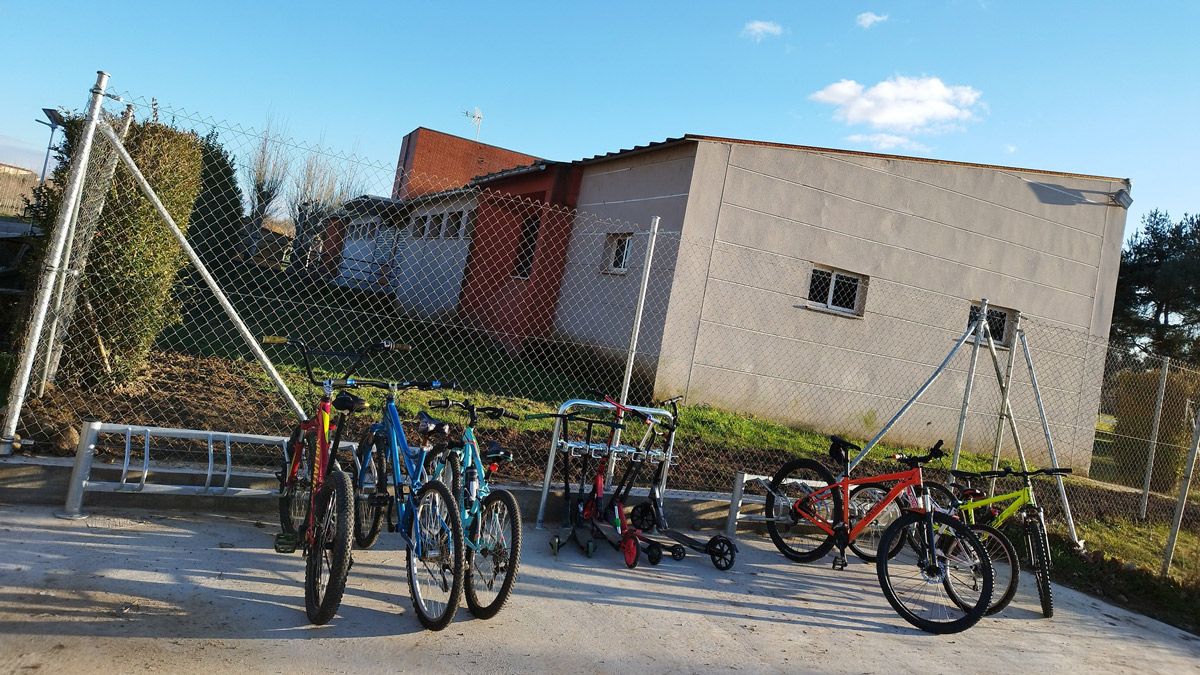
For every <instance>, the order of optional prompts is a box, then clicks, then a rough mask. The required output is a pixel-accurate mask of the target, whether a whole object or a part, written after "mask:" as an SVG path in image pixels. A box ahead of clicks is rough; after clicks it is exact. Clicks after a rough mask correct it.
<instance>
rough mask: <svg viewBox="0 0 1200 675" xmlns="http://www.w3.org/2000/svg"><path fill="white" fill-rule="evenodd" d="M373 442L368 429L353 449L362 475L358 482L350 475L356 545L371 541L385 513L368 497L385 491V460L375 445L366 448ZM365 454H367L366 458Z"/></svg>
mask: <svg viewBox="0 0 1200 675" xmlns="http://www.w3.org/2000/svg"><path fill="white" fill-rule="evenodd" d="M373 445H375V434H373V433H371V430H370V429H368V430H367V431H365V432H363V435H362V437H361V438H360V439H359V441H358V448H357V451H356V454H357V455H358V464H359V466H360V467H361V469H360V470H361V471H362V473H361V475H363V476H364V477H365V478H364V479H363V481H362V484H361V485H360V484H359V480H358V477H359V475H360V474H358V473H356V474H355V475H354V544H355V545H356V546H358V547H359V548H371V547H372V546H374V545H375V542H376V541H378V540H379V533H380V531H381V530H382V529H383V518H384V516H385V515H387V512H386V509H385V508H384V507H382V506H379V505H372V504H371V497H373V496H375V495H376V494H385V490H386V486H387V472H386V471H384V470H383V467H384V461H385V460H384V458H383V456H382V453H381V452H380V450H379V448H375V451H374V452H370V450H371V447H372V446H373ZM368 455H369V456H370V457H371V461H369V462H368V461H367V457H368ZM381 488H382V489H381Z"/></svg>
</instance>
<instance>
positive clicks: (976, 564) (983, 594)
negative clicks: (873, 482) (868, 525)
mask: <svg viewBox="0 0 1200 675" xmlns="http://www.w3.org/2000/svg"><path fill="white" fill-rule="evenodd" d="M932 521H933V522H932V527H933V533H932V541H933V543H934V547H933V549H932V550H931V549H930V548H929V546H928V544H925V545H922V546H920V547H919V548H918V550H914V548H913V547H904V546H902V547H901V550H900V552H899V553H898V554H897V555H896V557H895V558H889V557H882V556H881V557H880V558H879V559H878V561H877V562H876V572H877V574H878V576H879V585H880V587H881V588H882V589H883V595H884V597H886V598H887V600H888V604H890V605H891V606H892V609H894V610H896V613H897V614H899V615H900V616H901V617H902V618H903V619H904V620H905V621H907V622H909V623H910V624H912V625H914V626H916V627H917V628H920V629H921V630H923V631H926V632H929V633H938V634H946V633H958V632H961V631H964V630H966V629H968V628H970V627H971V626H974V625H975V624H976V623H978V622H979V619H980V618H981V617H983V615H984V613H985V612H986V611H987V608H988V604H989V603H990V602H991V598H992V584H993V574H992V565H991V561H990V560H989V559H988V557H987V550H986V549H985V548H984V546H983V544H982V543H981V542H980V541H979V538H978V537H976V536H975V534H974V533H973V532H971V530H970V529H968V528H967V526H966V525H964V524H963V523H962V522H961V521H958V520H956V519H954V518H952V517H950V516H948V515H946V514H944V513H934V514H932ZM929 528H930V516H929V515H928V514H925V513H920V512H909V513H906V514H904V515H903V516H901V517H899V518H897V519H896V520H895V521H894V522H893V523H892V524H891V526H890V527H888V529H887V530H886V531H884V533H883V536H882V537H881V538H880V542H879V548H880V550H888V551H890V550H891V548H892V546H894V545H895V541H896V539H903V538H905V537H906V531H908V530H911V531H912V533H913V536H914V538H916V539H917V540H918V541H922V542H928V541H930V536H931V535H930V531H929Z"/></svg>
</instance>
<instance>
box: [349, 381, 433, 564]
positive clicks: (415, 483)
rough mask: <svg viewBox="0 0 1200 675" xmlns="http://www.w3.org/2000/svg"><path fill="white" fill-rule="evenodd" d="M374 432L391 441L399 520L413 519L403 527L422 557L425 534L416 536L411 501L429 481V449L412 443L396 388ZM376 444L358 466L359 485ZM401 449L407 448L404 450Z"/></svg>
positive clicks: (388, 454)
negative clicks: (422, 541)
mask: <svg viewBox="0 0 1200 675" xmlns="http://www.w3.org/2000/svg"><path fill="white" fill-rule="evenodd" d="M371 433H372V435H373V436H374V437H375V438H379V437H380V435H382V436H383V438H385V439H386V440H387V449H386V452H387V457H388V460H389V461H390V462H391V466H392V485H393V486H394V487H395V494H393V495H392V503H393V504H395V505H396V515H397V518H398V522H399V523H401V524H403V523H404V522H405V520H406V519H407V520H409V521H410V523H409V528H408V531H407V532H406V531H404V530H400V533H401V534H402V535H403V536H404V538H405V540H406V541H407V542H408V543H409V544H410V545H412V546H414V547H415V548H414V553H415V554H416V555H417V556H418V557H419V556H421V555H422V554H423V551H422V550H421V546H422V544H421V537H418V536H416V528H417V527H419V524H418V523H417V522H416V518H412V517H411V516H412V509H413V505H412V503H411V500H412V499H414V498H415V497H416V494H417V492H418V491H419V490H420V489H421V486H422V485H424V483H425V458H426V455H427V454H428V451H427V450H426V449H425V448H422V447H415V448H414V447H412V446H410V445H409V444H408V437H407V436H406V435H405V433H404V425H403V424H401V423H400V411H399V410H397V408H396V390H395V387H389V389H388V394H387V398H386V399H385V401H384V405H383V411H382V413H381V415H380V419H379V421H378V422H375V423H373V424H372V425H371ZM375 445H376V444H375V443H372V444H371V445H370V447H368V448H367V450H366V454H365V456H364V457H363V462H362V466H360V467H359V469H358V472H359V473H358V481H359V485H361V484H362V483H363V482H364V481H365V480H366V478H367V467H368V466H370V463H371V462H372V461H373V460H374V453H375ZM401 448H403V449H404V450H403V451H401ZM401 462H403V465H402V464H401ZM401 466H403V467H404V473H403V474H402V473H401V470H400V468H401ZM405 476H407V477H408V479H407V480H405V478H404V477H405ZM402 486H407V487H408V495H407V496H406V497H405V498H404V499H403V500H402V499H401V493H402V490H401V487H402ZM389 517H390V516H389Z"/></svg>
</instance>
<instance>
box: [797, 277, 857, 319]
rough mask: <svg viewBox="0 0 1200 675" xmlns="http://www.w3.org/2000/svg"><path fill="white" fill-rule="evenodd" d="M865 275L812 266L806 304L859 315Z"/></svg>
mask: <svg viewBox="0 0 1200 675" xmlns="http://www.w3.org/2000/svg"><path fill="white" fill-rule="evenodd" d="M866 293H867V277H865V276H863V275H861V274H855V273H853V272H847V271H845V270H839V269H833V268H831V267H813V271H812V275H811V276H810V277H809V279H808V306H809V307H812V308H816V309H828V310H832V311H834V312H842V313H844V314H853V315H856V316H861V315H862V312H863V306H864V305H865V304H866V303H865V302H864V301H865V299H866Z"/></svg>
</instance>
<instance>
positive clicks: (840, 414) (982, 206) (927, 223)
mask: <svg viewBox="0 0 1200 675" xmlns="http://www.w3.org/2000/svg"><path fill="white" fill-rule="evenodd" d="M577 164H578V165H579V166H581V168H582V175H581V179H580V188H579V198H578V204H577V205H578V208H579V209H580V210H581V211H586V212H588V213H589V214H595V215H598V216H601V217H604V218H611V219H613V221H614V222H630V223H638V224H640V226H641V227H639V228H637V230H636V231H635V230H634V228H630V227H628V226H625V225H611V226H609V227H610V229H612V230H613V231H612V232H610V233H608V235H609V240H610V241H612V242H618V243H619V245H620V246H621V248H622V249H623V251H622V254H623V255H626V256H629V257H632V259H634V260H641V258H642V256H643V255H644V246H645V241H646V234H645V227H644V226H645V224H647V223H648V222H649V220H650V218H651V216H660V217H661V218H662V233H663V236H662V237H661V238H660V239H659V242H658V248H657V251H656V259H655V262H654V266H653V269H654V272H653V276H652V283H651V286H650V295H649V298H648V301H647V310H646V315H645V318H644V321H643V326H642V337H641V346H640V348H639V351H640V352H642V356H641V366H642V368H643V370H644V371H645V372H647V373H650V374H652V376H653V378H654V389H655V392H656V393H657V394H661V395H675V394H686V396H687V400H688V401H689V402H690V403H702V402H706V403H711V404H713V405H715V406H719V407H722V408H728V409H732V410H739V411H745V412H749V413H754V414H758V415H761V416H765V417H769V418H774V419H778V420H781V421H785V422H791V423H795V422H799V423H803V424H809V425H812V426H814V427H815V428H818V429H821V430H824V431H844V432H846V433H850V434H852V435H855V436H858V437H864V436H869V435H871V433H873V432H874V431H876V430H877V429H878V428H879V427H880V426H881V425H882V423H883V421H885V420H887V419H888V418H889V417H890V416H891V415H892V414H893V413H894V412H895V410H896V409H898V408H899V406H900V405H901V404H902V403H903V401H904V400H905V399H906V398H907V396H909V395H910V394H911V393H912V392H913V391H915V389H916V388H917V387H918V386H919V385H920V384H921V382H922V381H923V380H924V379H925V378H926V377H927V376H928V375H929V374H930V372H931V371H932V367H933V366H934V365H936V364H938V363H939V362H940V361H941V360H942V359H943V358H944V357H945V355H946V353H947V352H948V351H949V349H950V348H951V346H952V345H953V343H954V341H955V340H956V339H957V338H958V337H959V336H961V334H962V332H963V330H964V329H965V327H966V325H967V323H968V321H969V320H970V319H971V318H973V316H974V313H973V309H972V307H973V305H976V304H977V303H978V302H979V300H980V298H982V297H987V298H988V299H989V302H990V303H991V305H992V306H993V307H994V308H996V310H995V312H993V313H990V315H989V322H990V326H991V327H992V329H993V332H995V333H996V334H997V339H998V340H999V341H1001V343H1002V345H1010V344H1012V340H1013V335H1014V331H1013V326H1014V324H1015V321H1016V319H1017V317H1018V314H1019V315H1021V316H1024V317H1027V318H1029V319H1030V320H1036V323H1037V324H1038V325H1040V326H1054V327H1056V328H1058V329H1061V331H1060V333H1059V335H1060V338H1058V339H1062V340H1068V341H1073V343H1072V345H1070V346H1067V345H1049V344H1044V343H1043V344H1040V345H1036V346H1039V347H1043V348H1050V347H1058V349H1057V353H1058V356H1056V357H1055V358H1052V359H1046V360H1045V361H1044V362H1043V363H1040V364H1038V366H1039V369H1040V372H1039V381H1040V384H1041V386H1042V389H1043V393H1044V394H1046V396H1045V398H1046V403H1047V406H1048V408H1049V410H1048V412H1049V416H1050V419H1051V421H1052V422H1053V423H1054V425H1055V426H1054V427H1053V430H1054V432H1055V434H1056V443H1058V444H1060V445H1061V446H1064V448H1066V449H1067V452H1065V453H1064V454H1066V455H1067V456H1069V457H1078V458H1080V459H1078V460H1076V464H1077V466H1078V465H1079V464H1080V463H1084V464H1086V461H1087V459H1086V458H1089V457H1090V452H1091V443H1092V429H1091V426H1092V425H1093V424H1094V420H1095V414H1096V410H1097V405H1096V403H1097V399H1098V390H1099V385H1100V377H1101V374H1102V372H1103V371H1102V368H1103V355H1099V356H1097V355H1096V354H1095V353H1093V352H1094V350H1092V351H1091V352H1089V350H1088V348H1087V347H1086V345H1085V343H1086V342H1087V341H1088V339H1100V340H1102V339H1105V338H1107V336H1108V331H1109V323H1110V320H1111V316H1112V307H1113V295H1114V289H1115V285H1116V279H1117V271H1118V266H1119V264H1120V252H1121V243H1122V237H1123V233H1124V226H1125V216H1126V211H1125V209H1124V208H1123V207H1121V206H1119V205H1117V203H1116V201H1117V200H1116V198H1115V195H1116V194H1117V193H1118V192H1119V191H1125V195H1128V190H1129V188H1130V183H1129V181H1128V180H1125V179H1119V178H1110V177H1104V176H1089V175H1082V174H1072V173H1062V172H1054V171H1039V170H1032V169H1022V168H1014V167H1001V166H988V165H981V164H969V163H962V162H949V161H938V160H928V159H921V158H913V157H899V156H892V155H883V154H873V153H863V152H852V151H845V150H833V149H827V148H815V147H805V146H795V145H783V144H775V143H762V142H754V141H744V140H737V139H729V138H717V137H709V136H693V135H688V136H684V137H682V138H676V139H670V140H667V141H664V142H661V143H654V144H651V145H649V146H644V147H637V148H633V149H631V150H624V151H621V152H616V153H610V154H607V155H602V156H597V157H594V158H591V159H587V160H582V161H580V162H578V163H577ZM589 222H593V225H592V229H594V228H595V224H594V221H591V220H589ZM581 230H582V228H577V231H576V232H575V233H574V235H573V237H572V241H571V243H570V250H569V252H568V255H567V269H566V270H565V273H564V276H563V282H562V283H563V288H562V290H561V292H560V296H563V297H572V298H581V299H583V300H584V301H582V302H575V303H572V304H570V305H562V304H560V306H558V307H557V308H556V309H555V312H556V314H555V322H554V325H555V329H556V330H557V331H558V333H560V334H561V335H563V336H564V337H567V338H570V339H575V340H580V341H584V342H588V343H590V344H595V345H598V346H604V347H610V348H612V349H614V350H617V349H623V348H624V347H625V346H626V345H627V343H628V339H629V338H628V336H629V325H630V323H631V321H632V316H633V311H634V300H635V297H636V290H637V285H638V279H637V278H635V275H622V274H612V273H607V274H606V273H605V271H606V268H608V267H611V265H606V261H605V260H604V259H603V258H601V256H611V255H612V254H613V251H612V249H611V247H607V248H605V249H603V250H600V249H598V248H597V246H596V245H595V243H594V238H595V237H594V234H595V233H594V232H590V233H586V234H585V233H584V232H582V231H581ZM622 241H623V242H625V243H620V242H622ZM609 271H611V270H609ZM585 289H593V290H592V292H591V293H586V292H584V291H585ZM597 289H600V290H599V291H597ZM589 297H593V298H600V299H602V300H598V302H602V303H603V306H595V307H592V306H588V304H587V302H586V299H587V298H589ZM614 298H619V299H618V300H614ZM598 312H603V313H604V315H605V316H607V317H608V318H609V320H608V321H604V322H598V321H596V320H595V319H594V317H595V316H596V314H597V313H598ZM976 313H977V312H976ZM1047 339H1049V338H1047ZM1080 345H1085V346H1083V347H1081V346H1080ZM1005 356H1007V354H1006V353H1004V354H1002V356H1001V358H1004V357H1005ZM987 358H988V360H984V359H982V358H981V360H980V366H981V369H980V371H979V372H980V378H981V379H980V381H981V382H982V380H983V378H985V377H991V378H992V384H993V387H994V386H995V384H994V383H995V377H994V375H991V372H992V370H991V365H990V357H987ZM958 363H961V359H960V361H959V362H958ZM964 385H965V368H962V367H956V368H954V369H952V370H951V371H950V372H948V373H947V374H946V375H945V376H943V377H942V378H941V379H940V380H939V381H938V382H937V383H936V384H935V386H934V387H933V388H931V389H930V391H929V392H928V393H927V394H926V396H925V397H924V398H923V399H922V400H923V401H924V404H925V405H924V406H921V407H920V408H919V409H918V410H916V413H917V414H913V415H910V416H909V417H908V418H907V419H906V420H905V421H904V422H902V423H901V424H900V425H899V426H898V427H897V428H896V429H895V431H894V433H893V435H891V436H890V437H889V438H890V439H891V440H895V441H907V442H912V443H928V442H932V440H934V439H936V438H945V439H947V441H949V440H951V439H953V438H954V433H955V429H954V423H955V422H956V421H957V412H958V407H959V405H960V404H961V400H962V392H963V388H964ZM1013 393H1014V397H1015V398H1014V404H1013V405H1014V411H1015V413H1016V414H1017V415H1018V416H1020V415H1021V414H1022V407H1021V406H1023V405H1025V404H1028V405H1027V406H1026V407H1025V408H1024V412H1025V413H1026V414H1028V413H1030V412H1032V410H1033V408H1032V403H1031V398H1030V393H1029V388H1028V386H1027V384H1026V383H1023V382H1022V381H1021V380H1020V378H1018V380H1017V382H1016V384H1015V385H1014V388H1013ZM976 402H977V404H978V403H981V401H979V400H977V401H976ZM992 412H993V414H994V412H995V411H992ZM991 419H992V421H991V422H990V424H972V425H970V427H969V428H968V437H967V445H968V447H972V448H975V449H979V450H983V449H985V448H986V449H989V450H990V445H991V442H992V434H993V433H994V425H995V421H994V419H995V418H994V417H993V418H991ZM1038 431H1040V428H1039V429H1038ZM1035 459H1036V457H1035ZM1079 468H1084V469H1086V466H1083V467H1079Z"/></svg>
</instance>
